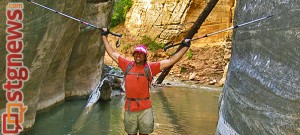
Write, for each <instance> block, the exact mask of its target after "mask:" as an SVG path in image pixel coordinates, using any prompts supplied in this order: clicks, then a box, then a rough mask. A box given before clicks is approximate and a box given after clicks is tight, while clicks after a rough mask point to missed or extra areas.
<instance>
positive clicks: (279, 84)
mask: <svg viewBox="0 0 300 135" xmlns="http://www.w3.org/2000/svg"><path fill="white" fill-rule="evenodd" d="M299 9H300V5H299V1H295V0H273V1H246V0H244V1H237V6H236V11H235V19H234V22H235V23H236V24H239V23H242V22H246V21H249V20H252V19H256V18H260V17H262V16H267V15H271V14H274V16H273V17H272V18H269V19H267V20H264V21H260V22H258V23H255V24H251V25H249V26H245V27H241V28H238V29H236V30H235V31H234V33H233V45H232V46H233V50H232V58H231V61H230V65H229V70H228V74H227V80H226V83H225V85H224V89H223V92H224V96H223V100H222V101H221V102H222V103H221V108H220V112H219V122H218V127H217V132H218V133H219V134H222V135H226V134H234V133H236V134H242V135H244V134H255V135H259V134H260V135H261V134H276V135H278V134H300V68H299V65H300V53H299V52H300V46H299V42H300V33H299V31H300V23H299V17H300V10H299Z"/></svg>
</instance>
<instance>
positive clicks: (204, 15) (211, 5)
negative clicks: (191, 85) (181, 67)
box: [155, 0, 219, 84]
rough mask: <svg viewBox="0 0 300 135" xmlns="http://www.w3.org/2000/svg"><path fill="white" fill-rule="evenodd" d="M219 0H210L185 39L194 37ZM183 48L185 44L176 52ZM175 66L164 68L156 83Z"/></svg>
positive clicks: (159, 82) (161, 80)
mask: <svg viewBox="0 0 300 135" xmlns="http://www.w3.org/2000/svg"><path fill="white" fill-rule="evenodd" d="M218 1H219V0H210V1H209V2H208V3H207V5H206V7H205V8H204V10H203V11H202V13H201V14H200V15H199V17H198V19H197V21H196V22H195V23H194V25H193V26H192V28H191V29H190V30H189V32H188V34H187V35H186V36H185V39H192V38H193V37H194V35H195V34H196V33H197V32H198V30H199V28H200V26H201V25H202V24H203V22H204V21H205V19H206V18H207V16H208V15H209V14H210V12H211V11H212V10H213V8H214V7H215V5H216V4H217V3H218ZM182 48H183V45H180V46H179V47H178V48H177V50H176V52H175V53H177V52H179V51H180V50H181V49H182ZM173 66H174V65H172V66H170V67H168V68H166V69H164V70H163V72H162V73H161V74H160V76H159V77H158V78H157V80H156V82H155V83H157V84H161V83H162V82H163V80H164V79H165V77H166V76H167V75H168V74H169V72H170V70H171V69H172V67H173Z"/></svg>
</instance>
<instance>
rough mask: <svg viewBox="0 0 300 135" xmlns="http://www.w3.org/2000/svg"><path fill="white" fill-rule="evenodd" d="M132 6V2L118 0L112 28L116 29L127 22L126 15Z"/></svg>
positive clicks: (114, 10)
mask: <svg viewBox="0 0 300 135" xmlns="http://www.w3.org/2000/svg"><path fill="white" fill-rule="evenodd" d="M131 6H132V2H131V0H116V1H115V5H114V9H113V16H112V21H111V25H110V27H111V28H113V27H116V26H117V25H119V24H121V23H122V22H124V21H125V18H126V14H127V12H128V11H129V9H130V7H131Z"/></svg>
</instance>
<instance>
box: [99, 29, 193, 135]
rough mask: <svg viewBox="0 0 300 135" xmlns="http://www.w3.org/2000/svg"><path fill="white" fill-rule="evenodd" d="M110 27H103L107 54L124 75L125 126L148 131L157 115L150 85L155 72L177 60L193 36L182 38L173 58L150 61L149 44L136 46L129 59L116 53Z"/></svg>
mask: <svg viewBox="0 0 300 135" xmlns="http://www.w3.org/2000/svg"><path fill="white" fill-rule="evenodd" d="M108 34H109V30H108V29H107V28H103V29H102V33H101V35H102V39H103V42H104V46H105V49H106V51H107V53H108V55H109V56H110V57H111V58H112V59H113V60H114V61H115V62H116V63H117V64H118V66H119V67H120V68H121V69H122V71H123V73H124V75H125V77H124V80H125V93H126V102H125V113H124V127H125V131H126V132H127V134H128V135H137V133H139V135H147V134H150V133H152V132H153V130H154V117H153V110H152V105H151V100H150V93H149V88H150V85H151V81H152V78H153V76H155V75H156V74H158V73H159V72H161V70H163V69H165V68H168V67H169V66H171V65H173V64H175V63H176V62H178V61H179V60H180V59H181V57H182V56H183V54H184V53H185V52H186V51H187V50H188V49H189V47H190V39H185V40H183V41H182V44H183V45H184V46H185V47H183V48H182V49H181V50H180V51H179V52H178V53H176V54H175V55H173V56H172V57H171V58H169V59H166V60H162V61H159V62H150V63H148V62H147V47H146V46H144V45H138V46H136V48H135V50H134V52H133V54H132V55H133V57H134V61H130V60H128V59H126V58H124V57H123V56H121V55H120V54H119V53H117V52H116V51H115V50H114V49H113V48H112V46H111V45H110V43H109V42H108V40H107V35H108Z"/></svg>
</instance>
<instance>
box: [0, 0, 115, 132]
mask: <svg viewBox="0 0 300 135" xmlns="http://www.w3.org/2000/svg"><path fill="white" fill-rule="evenodd" d="M37 2H38V3H40V4H42V5H45V6H48V7H50V8H53V9H55V10H57V11H61V12H63V13H66V14H68V15H71V16H74V17H77V18H81V19H83V20H85V21H87V22H90V23H91V24H94V25H97V26H99V27H107V26H108V24H109V19H110V18H111V13H112V7H113V1H110V0H105V1H104V0H89V1H86V0H76V2H75V1H73V0H60V1H55V0H53V1H48V0H39V1H37ZM0 5H1V10H0V16H1V20H0V25H1V33H0V43H1V46H0V59H1V64H0V72H1V76H0V82H1V86H2V84H3V83H4V82H5V81H6V77H5V69H6V67H5V66H6V65H5V61H6V60H5V57H6V55H7V51H6V48H5V43H6V39H5V35H6V33H5V28H6V27H7V26H6V25H5V21H6V16H5V5H7V2H6V1H5V2H3V1H1V2H0ZM23 11H24V19H23V23H24V25H23V29H22V30H21V31H22V32H23V33H24V39H23V41H24V44H25V47H24V49H23V51H22V52H23V54H24V58H23V62H24V65H25V66H26V67H28V69H29V70H30V79H29V80H28V81H27V82H25V85H24V87H23V88H22V91H23V94H24V103H25V105H27V106H28V109H27V112H26V114H25V116H26V117H25V124H24V125H23V126H24V128H28V127H30V126H32V125H33V123H34V119H35V116H36V111H37V110H40V109H43V108H46V107H49V106H51V105H54V104H55V103H58V102H60V101H63V100H64V99H65V98H66V97H70V96H83V95H88V94H89V93H90V92H91V91H92V90H93V88H94V87H95V86H96V85H97V83H98V82H99V80H100V78H101V72H102V70H101V69H102V65H103V64H102V63H103V56H104V52H105V49H104V46H102V43H101V42H100V36H99V34H100V33H99V31H98V30H95V29H93V28H88V27H86V26H84V25H81V24H80V23H78V22H76V21H74V20H71V19H69V18H66V17H63V16H61V15H58V14H55V13H54V12H51V11H49V10H46V9H43V8H41V7H39V6H36V5H33V4H31V3H28V2H25V1H24V10H23ZM4 92H5V91H4V90H2V87H1V90H0V97H1V98H0V109H1V112H3V111H4V109H5V104H6V102H7V101H6V98H5V93H4Z"/></svg>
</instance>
